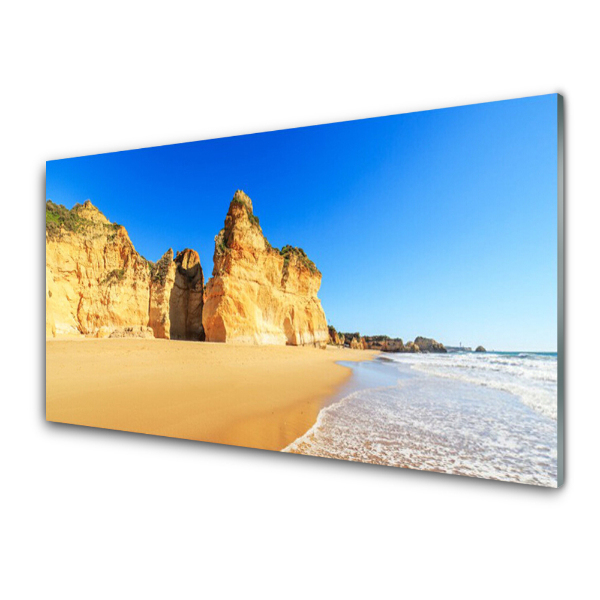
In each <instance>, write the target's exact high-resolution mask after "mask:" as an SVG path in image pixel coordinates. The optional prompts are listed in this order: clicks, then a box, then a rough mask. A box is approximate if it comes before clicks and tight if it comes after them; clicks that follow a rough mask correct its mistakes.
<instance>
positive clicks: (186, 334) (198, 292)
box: [169, 248, 204, 341]
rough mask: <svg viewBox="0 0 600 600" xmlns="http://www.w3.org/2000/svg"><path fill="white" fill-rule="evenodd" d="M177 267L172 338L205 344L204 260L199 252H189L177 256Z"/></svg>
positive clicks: (172, 309) (173, 300)
mask: <svg viewBox="0 0 600 600" xmlns="http://www.w3.org/2000/svg"><path fill="white" fill-rule="evenodd" d="M175 264H176V265H177V269H176V273H175V283H174V286H173V290H172V291H171V301H170V308H169V314H170V319H171V330H170V337H171V339H172V340H194V341H200V340H203V339H204V330H203V328H202V306H203V303H204V274H203V273H202V266H201V265H200V257H199V256H198V253H197V252H196V251H195V250H190V249H188V248H186V249H185V250H183V251H182V252H178V253H177V256H176V257H175Z"/></svg>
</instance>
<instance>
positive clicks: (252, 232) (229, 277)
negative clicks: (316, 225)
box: [202, 190, 329, 347]
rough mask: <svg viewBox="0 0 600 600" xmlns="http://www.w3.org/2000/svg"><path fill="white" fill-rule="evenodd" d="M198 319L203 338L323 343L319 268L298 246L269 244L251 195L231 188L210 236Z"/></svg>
mask: <svg viewBox="0 0 600 600" xmlns="http://www.w3.org/2000/svg"><path fill="white" fill-rule="evenodd" d="M213 262H214V269H213V276H212V278H211V279H210V280H209V281H208V283H207V287H206V293H205V303H204V308H203V312H202V323H203V326H204V332H205V334H206V340H207V341H209V342H235V343H243V344H290V345H295V346H299V345H314V346H319V347H324V346H325V345H326V344H327V341H328V339H329V331H328V327H327V320H326V318H325V313H324V312H323V309H322V307H321V302H320V300H319V299H318V298H317V292H318V291H319V288H320V286H321V273H320V272H319V271H318V270H317V268H316V267H315V265H314V263H313V262H312V261H311V260H309V259H308V257H307V256H306V254H305V253H304V251H303V250H301V249H299V248H293V247H291V246H285V247H284V248H283V249H282V250H277V249H276V248H273V247H271V245H270V244H269V242H268V241H267V240H266V239H265V237H264V235H263V232H262V229H261V227H260V224H259V220H258V218H257V217H256V216H255V215H254V211H253V207H252V201H251V200H250V198H249V197H248V196H247V195H246V194H244V192H242V191H239V190H238V191H237V192H236V193H235V195H234V197H233V200H232V201H231V204H230V206H229V212H228V213H227V217H226V219H225V226H224V228H223V229H222V230H221V231H220V232H219V234H218V235H217V236H216V238H215V253H214V258H213Z"/></svg>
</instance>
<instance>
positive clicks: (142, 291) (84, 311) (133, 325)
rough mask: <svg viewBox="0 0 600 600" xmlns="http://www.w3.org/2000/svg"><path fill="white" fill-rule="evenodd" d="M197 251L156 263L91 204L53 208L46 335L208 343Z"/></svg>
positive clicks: (50, 213) (49, 209) (49, 223)
mask: <svg viewBox="0 0 600 600" xmlns="http://www.w3.org/2000/svg"><path fill="white" fill-rule="evenodd" d="M203 286H204V278H203V274H202V267H201V266H200V259H199V257H198V254H197V253H196V252H195V251H194V250H188V249H186V250H184V251H183V252H180V253H178V255H177V257H176V258H175V260H174V259H173V251H172V250H169V251H167V252H166V253H165V255H164V256H163V257H162V258H161V259H160V260H159V261H158V262H157V263H156V264H153V263H151V262H149V261H147V260H146V259H145V258H144V257H142V256H141V255H140V254H139V253H138V252H137V251H136V250H135V248H134V246H133V244H132V243H131V240H130V239H129V235H128V234H127V231H126V230H125V228H124V227H122V226H120V225H117V224H115V223H111V222H110V221H109V220H108V219H107V218H106V217H105V216H104V215H103V214H102V213H101V212H100V211H99V210H98V209H97V208H96V207H95V206H93V205H92V203H91V202H90V201H89V200H88V201H86V202H85V203H84V204H83V205H79V204H77V205H75V206H74V207H73V208H72V209H71V210H67V209H66V208H65V207H64V206H60V205H57V204H54V203H52V202H50V201H49V202H47V203H46V335H47V336H54V337H56V336H70V335H74V336H80V335H87V336H97V337H110V336H113V337H140V336H142V337H147V336H152V335H154V336H155V337H162V338H169V337H173V338H175V339H202V335H203V334H202V303H203V301H202V296H203Z"/></svg>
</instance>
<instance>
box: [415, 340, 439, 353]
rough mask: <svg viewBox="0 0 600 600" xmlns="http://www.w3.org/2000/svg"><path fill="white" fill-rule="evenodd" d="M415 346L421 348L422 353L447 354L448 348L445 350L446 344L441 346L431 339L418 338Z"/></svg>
mask: <svg viewBox="0 0 600 600" xmlns="http://www.w3.org/2000/svg"><path fill="white" fill-rule="evenodd" d="M415 345H417V346H418V347H419V350H420V351H421V352H438V353H445V352H447V350H446V348H444V344H440V342H436V341H435V340H433V339H431V338H425V337H421V336H418V337H416V338H415Z"/></svg>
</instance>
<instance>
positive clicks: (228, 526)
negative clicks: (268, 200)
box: [0, 0, 600, 599]
mask: <svg viewBox="0 0 600 600" xmlns="http://www.w3.org/2000/svg"><path fill="white" fill-rule="evenodd" d="M217 4H218V3H206V4H204V3H201V2H185V3H182V2H169V3H166V2H150V1H145V2H122V1H119V2H114V1H104V2H102V3H84V2H64V1H57V0H54V1H53V2H47V3H39V4H38V5H36V4H35V3H24V2H22V3H12V4H10V5H8V4H7V5H6V6H5V7H4V8H3V9H2V17H1V19H0V30H1V31H0V50H1V54H0V60H1V61H2V70H1V81H2V92H1V94H0V103H1V105H2V110H1V111H0V119H1V136H0V142H1V152H2V156H1V161H0V169H1V182H0V183H1V192H2V195H1V201H2V220H1V224H2V236H0V238H1V240H2V257H3V267H2V293H1V294H0V296H1V300H0V301H1V313H0V314H1V315H2V338H3V344H2V348H3V353H2V354H3V360H2V363H1V364H2V374H3V377H2V400H1V411H2V412H1V420H0V423H1V427H2V434H1V437H0V443H1V445H2V446H1V457H2V458H1V465H2V466H1V469H2V470H1V473H2V476H1V477H2V478H1V481H2V492H1V495H0V502H1V503H2V509H1V513H0V514H1V517H0V518H1V531H0V544H1V546H0V548H1V551H2V554H3V557H2V559H1V563H0V564H1V565H2V567H1V572H2V574H1V575H0V591H1V592H4V593H3V597H5V598H11V599H12V598H17V597H22V598H48V597H50V598H154V597H157V598H158V597H160V598H176V597H182V596H185V597H188V596H196V597H202V598H248V597H256V598H311V597H313V596H314V597H328V598H345V597H357V598H358V597H361V598H362V597H368V598H380V597H386V598H387V597H403V598H429V597H439V596H442V597H446V596H449V597H469V598H470V597H473V598H507V597H512V598H525V597H528V598H554V597H559V596H561V597H564V598H566V597H569V598H581V597H592V596H593V595H594V594H595V593H597V590H598V581H597V575H596V576H595V575H594V571H595V570H597V568H598V534H599V522H598V500H599V498H598V493H599V491H600V489H599V485H598V451H597V448H598V442H597V439H598V426H599V423H600V414H599V402H598V398H599V393H598V384H597V378H598V372H599V370H600V368H599V367H598V359H597V352H595V349H596V348H597V340H598V339H599V335H598V334H599V331H598V316H597V308H598V297H597V290H598V250H597V248H598V246H597V242H598V222H599V216H600V215H599V208H598V206H599V197H598V165H599V160H598V159H599V152H598V139H599V133H600V131H599V123H598V106H599V105H598V99H599V98H598V64H597V59H598V54H599V53H598V41H597V40H598V31H597V25H598V21H597V15H595V16H594V15H592V14H590V13H588V12H587V11H586V10H585V7H586V6H587V7H592V6H593V3H583V2H569V3H560V4H559V3H557V2H547V1H546V2H524V1H522V0H521V1H519V2H512V1H507V0H505V1H504V2H502V3H488V2H476V1H473V2H421V3H417V2H414V3H410V4H401V3H399V2H390V3H381V2H375V1H370V2H368V3H360V4H359V3H352V2H348V1H346V2H338V3H326V2H322V1H321V2H307V1H305V2H302V3H297V4H291V3H283V2H247V3H220V4H219V6H218V8H216V7H215V6H216V5H217ZM551 92H560V93H563V94H564V95H565V107H566V127H567V143H566V152H567V244H568V255H567V269H568V270H567V285H568V312H567V327H568V335H567V342H568V382H567V451H568V454H567V472H566V484H565V486H564V487H563V489H561V490H558V491H557V490H549V489H537V488H534V487H527V486H519V485H510V484H502V483H495V482H486V481H477V480H470V479H465V478H458V477H450V476H442V475H434V474H427V473H419V472H409V471H403V470H394V469H389V468H379V467H371V466H362V465H354V464H346V463H336V462H333V461H324V460H318V459H309V458H297V457H290V456H280V455H278V454H274V453H265V452H257V451H249V450H239V449H235V448H227V447H218V446H210V445H207V444H199V443H189V442H181V441H174V440H166V439H159V438H151V437H145V436H139V435H132V434H124V433H117V432H103V431H99V430H86V429H84V428H77V427H67V426H60V425H53V424H47V423H46V422H45V421H44V344H43V339H44V333H43V332H44V304H43V302H42V297H43V275H42V272H43V268H42V264H43V256H44V246H43V225H42V222H43V217H42V214H43V213H42V202H43V200H44V184H45V180H44V177H45V164H44V162H45V161H46V160H47V159H55V158H63V157H68V156H76V155H81V154H89V153H99V152H106V151H113V150H121V149H130V148H136V147H143V146H153V145H159V144H167V143H173V142H184V141H192V140H199V139H204V138H211V137H220V136H226V135H231V134H242V133H251V132H257V131H266V130H272V129H280V128H286V127H294V126H302V125H313V124H318V123H328V122H332V121H341V120H348V119H358V118H363V117H372V116H380V115H387V114H395V113H401V112H409V111H415V110H423V109H430V108H441V107H446V106H454V105H461V104H469V103H476V102H483V101H489V100H499V99H505V98H513V97H521V96H528V95H535V94H543V93H551ZM282 193H285V191H284V190H282ZM167 200H168V199H165V202H167ZM165 206H168V204H166V205H165ZM507 243H510V241H509V240H507Z"/></svg>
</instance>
